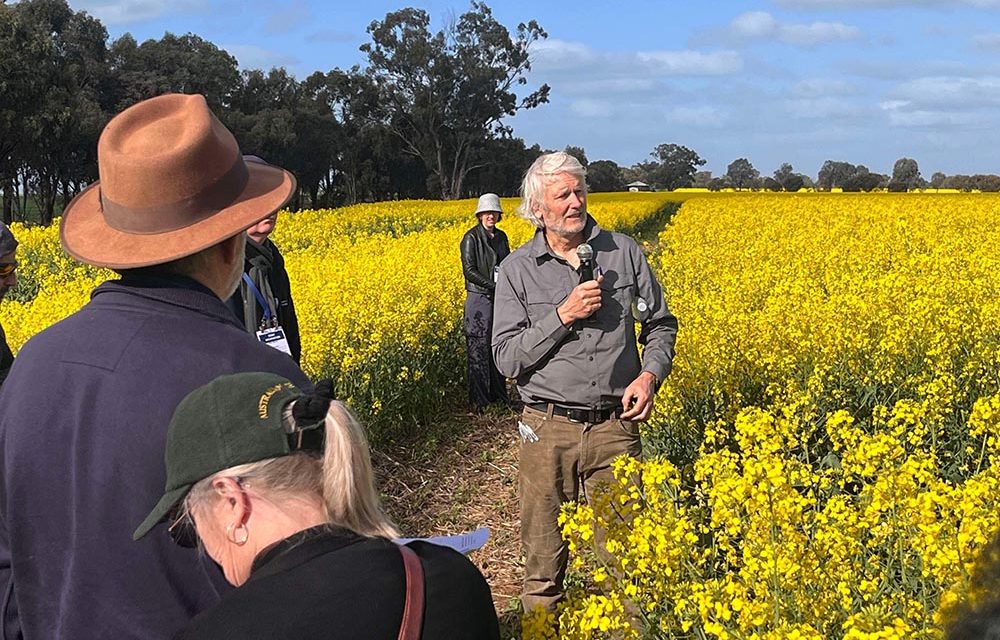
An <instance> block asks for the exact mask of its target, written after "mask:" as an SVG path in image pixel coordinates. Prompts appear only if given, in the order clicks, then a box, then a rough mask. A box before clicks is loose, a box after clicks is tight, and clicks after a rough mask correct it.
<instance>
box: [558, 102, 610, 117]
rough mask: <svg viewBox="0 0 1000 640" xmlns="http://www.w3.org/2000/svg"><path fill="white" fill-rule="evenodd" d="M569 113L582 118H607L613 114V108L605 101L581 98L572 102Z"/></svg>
mask: <svg viewBox="0 0 1000 640" xmlns="http://www.w3.org/2000/svg"><path fill="white" fill-rule="evenodd" d="M569 108H570V111H572V112H573V113H574V114H576V115H578V116H582V117H584V118H607V117H610V116H611V114H612V113H614V108H613V107H612V105H611V103H610V102H608V101H607V100H594V99H593V98H583V99H582V100H574V101H573V102H572V103H570V105H569Z"/></svg>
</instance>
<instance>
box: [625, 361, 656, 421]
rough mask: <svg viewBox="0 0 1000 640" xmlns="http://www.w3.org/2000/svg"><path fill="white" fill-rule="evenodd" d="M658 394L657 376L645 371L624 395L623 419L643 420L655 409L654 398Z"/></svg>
mask: <svg viewBox="0 0 1000 640" xmlns="http://www.w3.org/2000/svg"><path fill="white" fill-rule="evenodd" d="M655 395H656V376H654V375H653V374H652V373H650V372H648V371H643V372H642V373H640V374H639V377H638V378H636V379H635V380H633V381H632V384H630V385H629V386H628V387H627V388H626V389H625V395H624V396H622V408H623V409H625V411H623V412H622V420H632V421H634V422H643V421H644V420H646V418H648V417H649V414H650V413H652V411H653V398H654V397H655Z"/></svg>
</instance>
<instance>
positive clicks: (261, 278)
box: [227, 236, 302, 362]
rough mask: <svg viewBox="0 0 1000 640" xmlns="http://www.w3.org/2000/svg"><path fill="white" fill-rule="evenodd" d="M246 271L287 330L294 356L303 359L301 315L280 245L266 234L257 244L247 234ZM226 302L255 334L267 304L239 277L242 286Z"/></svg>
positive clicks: (244, 268) (295, 358)
mask: <svg viewBox="0 0 1000 640" xmlns="http://www.w3.org/2000/svg"><path fill="white" fill-rule="evenodd" d="M243 273H245V274H247V275H248V276H250V279H251V280H253V282H254V286H256V287H257V290H258V291H259V292H260V294H261V295H262V296H263V297H264V299H265V300H266V301H267V303H268V305H269V306H270V307H271V312H272V313H274V314H275V315H276V316H277V321H278V324H280V325H281V328H282V329H284V330H285V338H287V339H288V346H289V348H290V349H291V350H292V354H291V355H292V358H293V359H294V360H295V362H300V361H301V358H302V340H301V338H300V337H299V319H298V317H297V316H296V315H295V302H294V301H293V300H292V284H291V282H289V280H288V272H287V271H286V270H285V259H284V258H283V257H282V255H281V252H280V251H278V247H277V245H275V244H274V243H273V242H271V240H270V239H269V238H264V242H262V243H260V244H257V243H256V242H254V240H253V239H251V238H250V237H249V236H248V237H247V249H246V261H245V262H244V265H243ZM227 304H228V305H229V307H230V308H231V309H232V310H233V313H235V314H236V317H237V319H239V321H240V322H241V323H243V325H244V326H245V327H246V329H247V331H249V332H250V333H254V334H256V332H257V330H258V329H260V325H261V320H262V319H263V318H264V308H263V307H261V305H260V303H259V302H258V301H257V296H255V295H254V293H253V291H252V290H251V289H250V287H249V286H248V285H247V283H246V282H245V281H242V280H241V281H240V286H238V287H237V288H236V291H235V292H234V293H233V297H232V298H230V299H229V302H228V303H227Z"/></svg>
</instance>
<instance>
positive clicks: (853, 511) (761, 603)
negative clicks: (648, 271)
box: [524, 194, 1000, 640]
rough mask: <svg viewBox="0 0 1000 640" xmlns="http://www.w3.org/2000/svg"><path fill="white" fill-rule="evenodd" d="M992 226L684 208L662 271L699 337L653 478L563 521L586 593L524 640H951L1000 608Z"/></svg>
mask: <svg viewBox="0 0 1000 640" xmlns="http://www.w3.org/2000/svg"><path fill="white" fill-rule="evenodd" d="M998 208H1000V198H996V197H994V196H987V195H976V194H972V195H961V196H952V195H947V196H946V195H924V194H899V195H896V194H892V195H890V194H873V195H862V196H854V195H846V194H844V195H839V194H838V195H819V194H816V195H813V194H809V195H807V194H802V195H746V196H743V197H740V198H737V199H734V198H699V199H693V200H690V201H689V202H687V203H685V204H684V206H683V207H682V208H681V210H680V212H679V213H678V214H677V215H676V216H675V217H674V219H673V221H672V223H671V225H670V226H669V227H668V228H667V229H665V230H664V231H663V233H662V234H661V235H660V242H659V250H658V253H657V254H656V255H655V256H654V257H653V260H654V262H655V264H656V266H657V268H658V272H659V274H660V277H661V279H662V281H663V282H664V283H665V287H666V289H667V291H668V295H669V302H670V305H671V307H672V308H673V310H674V312H675V313H676V315H677V316H678V318H679V319H680V327H681V329H680V333H679V336H678V347H677V360H676V363H675V369H674V371H673V373H672V376H671V378H670V379H669V382H668V383H667V384H666V385H665V386H664V388H662V389H661V391H660V395H659V397H658V401H659V405H658V407H657V411H656V415H655V416H654V418H653V420H652V422H651V423H650V425H649V426H648V428H647V429H646V430H645V434H646V436H647V446H648V448H649V449H651V450H652V451H651V453H652V454H653V455H651V456H647V461H646V462H645V463H644V464H642V463H638V462H634V461H630V462H625V461H622V462H621V464H620V466H619V468H618V477H619V479H620V482H619V484H618V485H616V486H614V487H613V489H612V491H610V492H609V493H608V494H607V495H605V496H603V498H602V499H601V500H598V501H596V504H595V505H593V506H581V507H578V508H573V507H572V506H571V507H570V508H567V509H566V510H565V511H564V513H563V522H564V534H565V535H566V536H567V538H568V539H569V540H570V545H571V548H572V550H573V554H572V557H573V561H572V562H573V565H574V571H575V572H576V577H575V580H574V581H573V583H574V584H576V585H578V586H577V587H576V588H575V592H574V593H573V595H571V597H570V598H569V600H568V602H567V603H566V604H565V605H563V607H562V609H561V610H560V612H559V613H558V615H557V616H548V617H546V616H541V615H536V616H532V617H529V618H528V619H526V620H525V627H524V637H525V638H541V637H561V638H604V637H615V638H646V637H660V638H761V639H763V638H773V639H775V640H777V639H778V638H809V639H816V640H819V639H825V638H851V639H860V638H872V639H874V638H940V637H943V635H944V631H943V630H944V629H945V628H946V627H947V625H948V624H949V620H950V619H951V618H961V617H963V615H962V614H951V615H950V614H949V612H950V611H953V610H954V607H956V606H958V607H960V608H961V611H963V612H964V613H965V615H964V617H965V618H969V617H970V616H969V615H968V614H969V612H974V611H977V610H979V609H982V608H986V607H989V606H990V605H991V604H992V605H993V606H996V601H997V600H996V599H997V597H998V596H997V591H996V589H995V588H994V587H995V585H996V584H997V582H998V580H1000V575H997V574H995V573H989V571H988V568H986V567H977V560H979V559H980V556H981V552H982V550H983V549H984V548H986V546H987V545H988V543H989V542H990V541H991V540H992V539H993V537H994V534H995V533H996V531H997V529H998V525H1000V512H998V509H997V507H998V504H997V499H998V495H1000V465H998V464H997V462H998V458H997V456H998V454H1000V438H998V435H1000V395H998V389H1000V369H998V363H1000V297H998V293H1000V228H998V225H997V216H996V211H997V210H998ZM598 531H603V532H604V535H603V537H602V548H601V549H600V550H599V549H597V548H596V547H597V545H596V544H595V532H598ZM599 537H600V536H599ZM605 550H606V552H605ZM989 559H991V560H992V562H993V563H996V550H995V549H993V550H992V551H991V555H990V556H989ZM998 567H1000V565H998V564H994V566H993V567H992V569H993V571H994V572H995V571H996V569H997V568H998ZM984 585H993V587H987V586H984ZM967 637H978V636H973V635H969V636H967Z"/></svg>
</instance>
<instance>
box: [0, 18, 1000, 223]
mask: <svg viewBox="0 0 1000 640" xmlns="http://www.w3.org/2000/svg"><path fill="white" fill-rule="evenodd" d="M368 35H369V41H368V42H367V43H365V44H364V45H363V46H362V47H361V51H362V52H363V53H364V54H365V62H364V64H363V65H359V66H355V67H352V68H351V69H346V70H344V69H333V70H331V71H328V72H325V73H324V72H315V73H313V74H312V75H310V76H308V77H307V78H305V79H304V80H301V81H300V80H298V79H296V78H295V77H294V76H292V75H290V74H289V73H288V72H287V71H286V70H285V69H283V68H272V69H270V70H269V71H264V70H260V69H245V70H242V71H241V70H240V69H239V68H238V66H237V61H236V59H235V58H234V57H233V56H231V55H230V54H229V53H227V52H226V51H224V50H223V49H220V48H219V47H218V46H216V45H214V44H212V43H211V42H208V41H206V40H204V39H202V38H200V37H199V36H197V35H194V34H186V35H181V36H178V35H174V34H170V33H166V34H164V36H163V37H162V38H160V39H158V40H153V39H151V40H147V41H145V42H142V43H138V42H136V40H135V39H134V38H133V37H132V36H131V35H129V34H126V35H124V36H122V37H120V38H118V39H116V40H114V41H109V38H108V33H107V30H106V29H105V27H104V25H103V24H101V22H100V21H99V20H98V19H96V18H94V17H91V16H89V15H88V14H87V13H85V12H82V11H74V10H72V9H71V8H70V6H69V5H68V3H67V1H66V0H20V2H17V3H13V4H8V3H5V2H4V0H0V202H2V218H3V220H4V221H5V222H10V221H12V220H15V219H25V216H26V213H27V212H28V210H29V208H31V209H34V210H37V211H36V212H35V214H34V215H33V216H32V217H35V218H37V219H38V220H39V221H40V222H42V223H43V224H48V223H51V221H52V219H53V217H54V216H55V215H56V213H57V212H58V211H61V210H62V208H63V207H64V206H65V205H66V204H67V203H68V202H69V200H70V199H71V198H72V197H73V196H75V195H76V194H77V193H79V192H80V191H81V190H82V189H83V188H84V187H85V186H86V185H87V184H89V183H91V182H93V181H94V180H96V179H97V177H98V176H97V158H96V147H97V144H96V143H97V138H98V136H99V134H100V131H101V130H102V128H103V127H104V125H105V124H106V123H107V122H108V120H109V119H110V118H111V117H112V116H113V115H114V114H116V113H118V112H120V111H121V110H123V109H125V108H126V107H128V106H130V105H132V104H135V103H136V102H138V101H141V100H144V99H146V98H150V97H153V96H156V95H160V94H163V93H168V92H183V93H201V94H204V95H205V97H206V98H207V100H208V102H209V104H210V105H211V106H212V108H213V110H214V111H215V112H216V113H217V114H218V115H219V117H220V118H221V119H222V121H223V122H224V123H225V124H226V125H227V126H228V127H229V128H230V129H231V130H232V131H233V133H234V134H235V135H236V138H237V140H239V141H240V143H241V145H242V148H243V152H244V153H247V154H254V155H257V156H260V157H262V158H264V159H265V160H267V161H269V162H272V163H275V164H278V165H281V166H283V167H285V168H287V169H289V170H291V171H292V172H293V173H295V175H296V177H297V178H298V183H299V192H298V193H297V195H296V197H295V199H294V200H293V201H292V203H291V207H292V208H298V207H310V208H316V207H328V206H338V205H342V204H348V203H354V202H361V201H377V200H390V199H397V198H426V197H430V198H444V199H452V198H459V197H468V196H474V195H478V194H480V193H483V192H487V191H492V192H497V193H499V194H500V195H505V196H510V195H515V194H516V192H517V189H518V186H519V184H520V179H521V176H522V175H523V173H524V171H525V169H526V168H527V167H528V165H529V164H530V163H531V162H532V161H534V159H535V158H536V157H538V155H540V154H541V153H544V152H545V151H546V150H543V149H541V148H540V147H539V145H537V144H535V145H532V146H530V147H529V146H527V145H526V144H525V142H524V140H522V139H520V138H516V137H514V136H513V135H512V131H511V128H510V126H509V125H507V124H505V122H504V121H505V119H507V118H509V117H510V116H512V115H514V114H515V113H517V112H518V111H521V110H525V109H532V108H535V107H537V106H539V105H542V104H544V103H546V102H548V99H549V87H548V86H547V85H541V86H539V87H537V88H535V89H533V90H528V89H525V88H524V87H525V85H526V84H527V73H528V72H529V71H530V69H531V62H530V56H529V48H530V46H531V45H532V44H533V43H535V42H538V41H539V40H542V39H544V38H546V37H547V34H546V33H545V31H544V30H543V29H542V28H541V26H539V25H538V23H537V22H535V21H534V20H531V21H529V22H527V23H522V24H519V25H518V26H517V27H516V29H514V30H513V32H511V31H510V30H508V29H507V28H506V27H505V26H504V25H503V24H501V23H499V22H498V21H497V20H496V19H495V18H494V17H493V14H492V11H491V10H490V8H489V7H488V6H487V5H486V4H485V3H483V2H480V1H473V2H472V3H471V6H470V8H469V10H468V11H467V12H466V13H464V14H462V15H460V16H458V17H457V18H455V19H453V20H452V21H451V22H450V23H449V24H448V25H447V26H446V27H445V28H444V29H442V30H439V31H436V32H435V31H433V30H432V29H431V26H430V16H429V15H428V14H427V12H426V11H423V10H421V9H414V8H405V9H400V10H399V11H394V12H392V13H389V14H387V15H386V16H385V17H384V18H383V19H382V20H376V21H373V22H372V23H371V24H370V25H369V27H368ZM566 151H567V152H568V153H571V154H572V155H574V156H576V157H578V158H579V159H580V161H581V162H582V163H583V164H584V165H586V166H587V167H588V182H589V186H590V189H591V190H593V191H621V190H624V189H626V188H627V185H628V184H629V183H632V182H643V183H645V184H647V185H649V186H650V187H652V188H655V189H678V188H683V187H704V188H708V189H716V190H718V189H729V188H732V189H739V190H743V189H767V190H772V191H797V190H799V189H801V188H803V187H805V188H816V189H821V190H829V189H833V188H839V189H843V190H844V191H871V190H874V189H888V190H890V191H897V190H898V191H902V190H907V189H915V188H925V187H931V188H951V189H961V190H964V191H970V190H980V191H998V190H1000V177H998V176H995V175H975V176H961V175H955V176H947V175H945V174H943V173H935V174H934V176H933V177H932V178H931V180H930V181H929V182H927V181H925V180H924V179H923V178H922V177H921V176H920V171H919V168H918V166H917V162H916V161H915V160H913V159H910V158H900V159H899V160H898V161H897V162H896V164H895V165H894V167H893V171H892V175H891V176H887V175H884V174H879V173H875V172H872V171H870V170H869V169H868V168H867V167H865V166H864V165H853V164H851V163H849V162H842V161H833V160H828V161H826V162H825V163H823V166H822V167H821V168H820V170H819V174H818V175H817V177H816V180H815V181H814V180H812V179H811V178H810V177H809V176H807V175H805V174H802V173H798V172H796V171H795V170H794V169H793V168H792V166H791V165H790V164H787V163H785V164H782V165H781V166H780V167H779V168H778V169H777V170H775V171H774V173H773V175H771V176H764V177H762V176H761V174H760V172H759V171H758V170H757V169H756V168H755V167H754V166H753V164H751V162H750V161H749V160H748V159H746V158H738V159H736V160H734V161H733V162H732V163H730V164H729V165H728V167H727V170H726V173H725V174H723V175H721V176H717V177H713V176H712V174H711V172H708V171H703V170H700V167H702V166H704V165H705V163H706V162H705V160H704V159H703V158H702V157H701V156H699V155H698V153H697V152H695V151H694V150H692V149H690V148H688V147H685V146H682V145H679V144H672V143H670V144H667V143H665V144H660V145H658V146H656V147H655V148H654V149H653V150H652V152H651V153H650V154H649V159H648V160H646V161H643V162H639V163H637V164H635V165H632V166H631V167H622V166H619V165H618V164H617V163H616V162H614V161H612V160H596V161H592V162H589V161H588V158H587V156H586V152H585V151H584V149H583V148H582V147H575V146H569V147H566Z"/></svg>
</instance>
